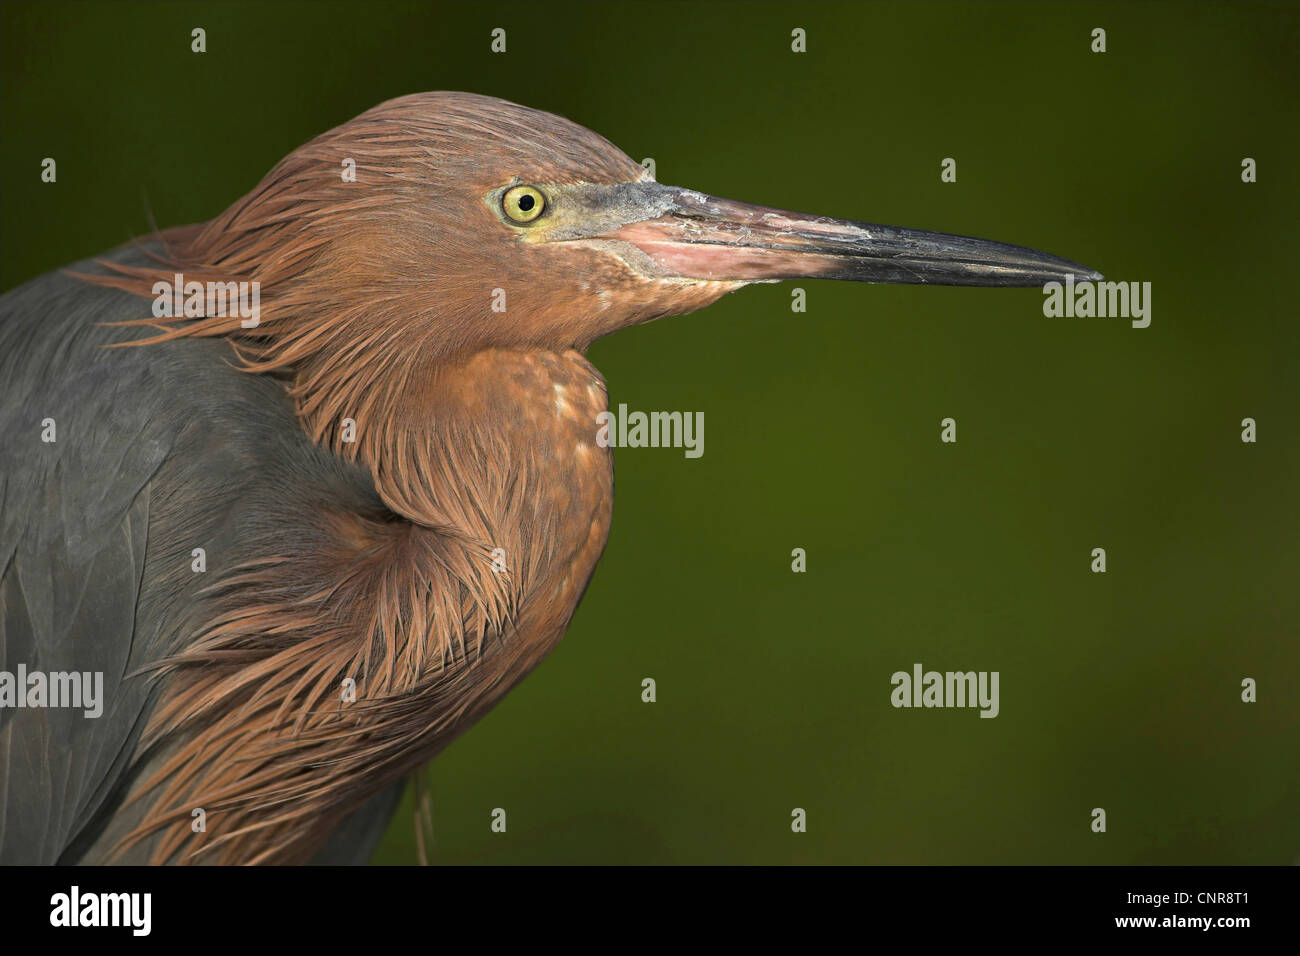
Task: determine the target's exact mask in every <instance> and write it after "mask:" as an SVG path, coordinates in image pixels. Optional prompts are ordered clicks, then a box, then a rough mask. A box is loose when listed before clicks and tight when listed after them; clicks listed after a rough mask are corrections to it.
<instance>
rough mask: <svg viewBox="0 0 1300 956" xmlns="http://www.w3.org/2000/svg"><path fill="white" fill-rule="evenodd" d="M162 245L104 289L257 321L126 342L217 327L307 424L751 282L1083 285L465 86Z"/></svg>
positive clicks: (225, 319) (389, 111)
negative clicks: (164, 294)
mask: <svg viewBox="0 0 1300 956" xmlns="http://www.w3.org/2000/svg"><path fill="white" fill-rule="evenodd" d="M162 237H163V239H164V240H165V245H166V249H165V256H164V262H163V263H162V265H161V266H160V267H159V268H135V267H123V266H111V267H112V268H114V269H115V270H116V271H117V272H118V273H119V275H118V276H116V277H114V278H111V279H107V280H102V281H105V282H107V283H108V284H115V285H118V286H120V287H123V288H129V289H131V290H132V291H136V292H139V293H141V294H148V290H149V289H150V288H151V283H153V282H155V281H156V280H158V279H163V280H170V279H171V277H172V275H173V274H174V273H176V272H182V273H183V274H184V276H185V279H186V281H187V282H188V281H192V280H193V281H199V282H205V281H217V282H231V281H249V282H257V283H258V284H259V287H260V302H261V306H260V309H261V315H260V319H259V321H258V324H257V325H256V327H254V328H247V327H246V323H241V317H240V316H238V315H234V316H231V315H224V316H221V315H203V316H200V317H198V318H195V317H193V316H188V315H187V316H186V317H185V318H183V319H177V320H175V321H174V322H173V323H172V324H170V325H168V324H167V323H159V322H158V321H157V320H156V319H153V320H143V321H142V322H141V323H140V324H143V325H150V326H152V327H155V328H157V327H158V326H159V325H160V324H162V325H164V326H166V327H167V331H166V332H164V333H163V334H162V335H160V336H155V337H154V338H152V339H145V340H137V341H158V340H160V339H167V338H175V337H180V336H190V335H225V336H228V337H229V338H230V339H231V340H232V342H233V343H234V344H235V346H236V348H237V349H239V350H240V352H241V355H243V357H244V358H245V360H246V361H247V362H248V364H249V367H251V368H256V369H260V370H274V369H285V370H289V371H291V372H292V373H293V375H294V377H295V379H296V386H295V391H296V394H297V395H298V398H299V401H300V408H303V404H304V403H305V405H306V407H305V409H304V415H305V417H311V415H310V413H311V410H312V404H313V402H314V401H316V400H318V399H321V397H322V396H327V397H328V398H329V402H328V404H329V405H330V406H331V407H334V408H338V407H346V406H347V405H348V404H349V403H355V402H359V401H361V399H362V398H363V397H364V396H365V395H367V394H371V393H373V392H374V391H375V390H377V389H382V390H385V391H392V390H395V389H397V388H398V387H400V386H402V385H404V384H406V383H409V382H411V381H412V380H418V379H420V378H422V377H424V376H425V375H426V374H427V373H428V372H430V370H436V369H438V368H440V367H448V366H450V365H455V364H456V363H459V362H463V361H465V360H466V359H468V358H469V357H470V356H472V355H474V354H476V353H479V352H482V351H484V350H487V349H492V348H518V349H544V350H551V351H562V350H565V349H569V348H576V349H578V350H582V349H585V348H586V346H587V345H588V344H589V343H590V342H591V341H592V340H594V339H596V338H598V337H600V336H602V335H606V334H608V333H610V332H613V331H616V330H618V329H621V328H625V327H627V326H630V325H634V324H637V323H640V322H645V321H648V320H650V319H654V318H657V317H660V316H666V315H673V314H680V313H684V312H690V311H693V310H695V309H698V308H701V307H703V306H705V305H708V304H709V303H711V302H713V301H715V300H716V299H717V298H719V297H720V296H722V295H723V294H725V293H727V292H730V291H732V290H735V289H737V288H740V287H742V286H744V285H747V284H750V283H754V282H771V281H777V280H781V279H792V278H799V277H815V278H829V279H849V280H854V281H859V282H889V283H918V284H941V285H980V286H1034V285H1041V284H1042V283H1045V282H1048V281H1052V280H1058V279H1062V278H1064V277H1065V276H1066V275H1067V274H1073V275H1075V276H1076V277H1078V278H1083V279H1090V278H1099V276H1098V275H1097V274H1096V273H1094V272H1092V271H1091V270H1090V269H1088V268H1086V267H1084V266H1080V265H1077V264H1076V263H1073V262H1069V261H1067V260H1065V259H1060V258H1057V257H1055V256H1051V255H1047V254H1046V253H1041V252H1036V251H1033V250H1031V249H1026V248H1022V247H1019V246H1011V245H1006V244H1003V243H997V242H989V241H985V240H980V239H971V238H966V237H960V236H952V235H945V234H942V233H933V232H923V231H919V230H912V229H900V228H895V227H890V226H879V225H871V224H866V223H859V222H851V221H848V220H841V219H830V218H826V217H824V216H809V215H801V214H798V213H791V212H783V211H781V210H777V209H769V208H765V207H762V206H753V205H748V204H745V203H740V202H734V201H731V200H725V199H718V198H715V197H712V196H706V195H703V194H701V193H698V192H694V191H692V190H689V189H682V188H678V187H673V186H665V185H661V184H660V183H658V182H656V181H655V180H654V179H653V178H652V177H651V176H650V174H649V173H648V171H647V170H645V169H644V168H643V167H642V166H641V165H640V164H638V163H636V162H634V161H633V160H632V159H630V158H629V157H628V156H627V155H625V154H624V153H623V152H621V151H620V150H619V149H617V148H616V147H615V146H613V145H612V144H611V143H609V142H608V141H607V140H605V139H603V138H602V137H600V136H598V135H596V134H595V133H593V132H591V131H590V130H588V129H585V128H584V127H582V126H579V125H577V124H576V123H573V122H570V121H569V120H566V119H563V118H561V117H558V116H554V115H551V114H549V113H543V112H539V111H537V110H533V109H528V108H526V107H522V106H517V105H515V104H513V103H508V102H506V101H504V100H499V99H494V98H490V97H484V96H476V95H471V94H465V93H420V94H415V95H411V96H404V97H401V98H399V99H395V100H390V101H389V102H386V103H383V104H381V105H379V106H377V107H375V108H374V109H371V110H368V111H367V112H365V113H363V114H361V115H360V116H358V117H357V118H356V119H354V120H352V121H350V122H348V123H345V124H343V125H342V126H339V127H337V128H336V129H333V130H331V131H329V132H327V133H324V134H322V135H321V136H318V137H317V138H316V139H314V140H312V141H310V142H309V143H306V144H305V145H303V146H301V147H299V148H298V149H296V150H294V151H293V152H292V153H290V154H289V155H288V156H287V157H286V158H285V159H284V160H282V161H281V162H280V163H279V164H278V165H276V166H275V168H273V169H272V170H271V172H270V173H268V174H267V175H266V177H265V178H264V179H263V180H262V182H261V183H259V184H258V186H257V187H256V188H255V189H254V190H253V191H252V192H250V193H249V194H248V195H247V196H245V197H243V198H242V199H240V200H239V201H238V202H236V203H235V204H234V205H232V206H231V207H230V208H229V209H227V210H226V211H225V212H223V213H222V214H220V215H219V216H217V217H216V218H215V219H213V220H211V221H209V222H207V223H204V224H201V225H198V226H192V227H186V228H183V229H180V230H173V231H172V232H170V233H164V234H163V236H162ZM110 265H111V264H110ZM321 427H324V426H321ZM312 431H313V432H314V433H315V432H317V428H315V427H313V428H312Z"/></svg>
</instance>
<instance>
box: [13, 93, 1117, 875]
mask: <svg viewBox="0 0 1300 956" xmlns="http://www.w3.org/2000/svg"><path fill="white" fill-rule="evenodd" d="M1066 276H1073V277H1074V278H1075V279H1076V280H1078V281H1087V280H1091V279H1099V278H1101V276H1100V274H1099V273H1096V272H1094V271H1093V270H1091V269H1089V268H1087V267H1085V266H1082V265H1079V264H1077V263H1075V262H1071V261H1069V260H1066V259H1062V258H1059V257H1056V256H1053V255H1049V254H1046V253H1043V252H1038V251H1035V250H1033V249H1029V248H1025V247H1021V246H1014V245H1009V244H1005V243H999V242H992V241H987V240H981V239H974V238H970V237H964V236H955V235H948V234H944V233H936V232H928V231H922V230H916V229H904V228H898V227H890V226H883V225H876V224H869V223H862V222H856V221H850V220H844V219H835V218H829V217H825V216H820V215H805V214H799V213H793V212H787V211H783V210H779V209H773V208H767V207H763V206H755V205H750V204H747V203H742V202H736V201H732V200H726V199H721V198H717V197H714V196H710V195H706V194H703V193H700V192H696V191H694V190H691V189H686V188H679V187H674V186H669V185H664V184H661V183H659V182H658V181H657V180H656V179H655V177H654V176H653V175H652V174H651V172H650V171H649V170H648V169H647V167H646V166H643V165H642V164H640V163H637V162H635V161H634V160H632V159H631V158H630V157H628V156H627V155H626V154H624V153H623V152H622V151H620V150H619V149H618V148H617V147H615V146H614V145H612V144H611V143H610V142H608V141H607V140H605V139H604V138H602V137H601V136H599V135H598V134H596V133H594V132H591V131H590V130H588V129H586V128H585V127H583V126H581V125H579V124H577V123H575V122H572V121H570V120H568V119H564V118H562V117H560V116H558V115H554V114H551V113H547V112H542V111H539V110H535V109H531V108H528V107H524V106H520V105H516V104H514V103H511V102H507V101H505V100H502V99H497V98H493V97H488V96H482V95H477V94H470V93H455V92H429V93H416V94H411V95H406V96H402V97H399V98H396V99H392V100H389V101H387V102H384V103H381V104H380V105H378V106H376V107H374V108H372V109H370V110H368V111H366V112H364V113H362V114H361V115H359V116H357V117H355V118H354V119H351V120H349V121H347V122H344V123H343V124H342V125H340V126H338V127H336V128H334V129H332V130H330V131H328V132H325V133H323V134H321V135H319V136H317V137H316V138H314V139H312V140H310V141H309V142H307V143H306V144H305V145H303V146H301V147H299V148H298V149H295V150H294V151H292V152H291V153H290V154H289V155H288V156H286V157H285V158H284V159H282V160H281V161H280V162H279V163H277V164H276V165H275V166H274V167H273V168H272V169H271V171H270V172H269V173H268V174H267V175H266V176H265V177H264V178H263V179H262V180H261V181H260V182H259V183H258V184H257V185H256V186H255V187H254V188H253V189H252V190H251V191H250V192H249V193H247V195H245V196H243V197H242V198H240V199H238V200H237V201H235V202H234V203H233V204H232V205H230V206H229V207H228V208H226V209H225V210H224V211H223V212H220V213H219V214H218V215H217V216H216V217H215V218H213V219H211V220H209V221H207V222H204V223H199V224H196V225H190V226H182V227H177V228H172V229H165V230H160V231H157V232H154V233H151V234H148V235H146V236H144V237H142V238H140V239H138V240H136V241H133V242H130V243H127V244H126V245H124V246H122V247H120V248H118V249H114V250H112V251H110V252H107V253H105V254H103V255H100V256H96V257H94V258H91V259H87V260H84V261H81V262H78V263H74V264H72V265H71V266H69V267H67V268H65V269H60V270H56V271H54V272H51V273H48V274H46V275H43V276H40V277H38V278H36V279H33V280H31V281H30V282H28V283H26V284H25V285H22V286H20V287H18V288H15V289H13V290H11V291H9V292H7V293H6V294H5V295H4V296H3V297H0V383H3V384H2V385H0V450H2V452H3V454H2V455H0V460H2V461H3V465H2V466H0V467H2V471H0V572H2V576H0V674H3V675H8V677H9V685H8V686H9V689H10V691H11V693H10V694H9V697H8V698H6V697H5V696H4V694H3V693H2V691H3V689H4V686H3V684H0V761H2V762H3V767H2V768H0V779H3V786H0V860H3V861H4V862H5V863H40V864H54V863H57V864H77V863H82V864H99V863H150V864H196V863H197V864H204V863H206V864H218V865H233V864H304V863H363V862H365V861H366V860H367V859H368V858H369V857H370V855H371V854H372V853H373V851H374V849H375V848H376V846H377V843H378V840H379V837H380V835H381V834H382V833H383V831H384V829H385V827H386V825H387V823H388V821H389V819H390V818H391V816H392V814H393V812H394V810H395V807H396V805H397V802H398V799H399V797H400V795H401V793H402V788H403V786H404V785H405V783H406V781H407V780H408V779H409V778H410V776H411V774H413V773H414V772H416V771H417V770H419V769H420V768H421V767H423V766H426V765H427V764H428V763H429V762H430V761H431V760H433V759H434V758H435V757H436V756H437V755H438V754H439V753H440V752H441V751H442V750H443V749H444V748H446V747H447V745H448V744H449V743H450V742H451V741H452V740H454V739H456V738H457V737H458V736H459V735H461V734H462V733H464V732H465V731H466V730H467V729H468V728H469V727H471V726H472V725H473V724H474V723H475V722H476V721H477V720H478V719H479V718H481V717H482V716H483V715H484V714H485V713H486V712H487V711H488V710H489V709H491V708H492V707H493V706H494V705H495V704H496V703H497V702H498V701H499V700H501V698H502V697H503V696H504V695H505V694H506V693H508V692H509V691H510V690H511V688H513V687H514V686H515V685H517V684H518V683H519V682H520V681H521V680H522V679H523V678H524V677H525V676H526V675H527V674H528V673H529V672H530V671H532V670H533V669H534V668H535V667H536V666H537V665H538V664H539V663H540V662H541V661H542V660H543V659H544V658H545V657H546V656H547V654H548V652H550V651H551V650H552V648H554V647H555V646H556V644H557V642H558V641H559V640H560V639H561V637H562V635H563V634H564V632H565V630H566V628H567V626H568V624H569V622H570V619H571V618H572V616H573V614H574V611H575V609H576V608H577V606H578V604H579V601H580V600H581V599H582V596H583V593H584V591H585V589H586V587H587V584H588V582H589V580H590V578H591V576H592V573H593V570H594V569H595V567H596V564H597V561H598V560H599V558H600V556H601V552H602V550H603V548H604V546H605V542H606V538H607V536H608V534H609V530H610V523H611V518H612V502H613V451H612V449H611V448H609V447H607V443H602V442H599V441H597V427H596V421H597V419H598V416H600V415H601V413H603V412H606V411H607V409H608V399H607V392H606V387H605V383H604V380H603V378H602V376H601V375H600V373H599V372H598V371H597V370H596V368H595V367H593V365H592V364H591V363H590V362H589V361H588V359H587V358H586V352H587V349H588V346H589V345H590V344H591V343H592V342H593V341H595V340H596V339H599V338H601V337H603V336H606V335H609V334H611V333H614V332H617V331H619V330H621V329H626V328H629V327H631V326H635V325H639V324H641V323H645V322H649V321H651V320H654V319H658V318H662V317H665V316H673V315H681V314H685V313H689V312H693V311H695V310H698V309H701V308H703V307H705V306H707V305H709V304H710V303H712V302H714V301H716V300H717V299H719V298H720V297H722V296H723V295H726V294H728V293H731V292H734V291H736V290H738V289H741V288H743V287H745V286H748V285H751V284H755V283H770V282H778V281H781V280H786V279H794V278H824V279H842V280H850V281H858V282H864V283H903V284H913V285H927V284H942V285H961V286H1004V287H1012V286H1020V287H1032V286H1040V285H1043V284H1044V283H1047V282H1052V281H1060V280H1062V279H1063V278H1064V277H1066ZM214 289H215V293H214ZM236 302H238V303H239V304H240V306H241V308H235V307H233V306H234V304H235V303H236ZM249 305H251V306H253V307H252V308H244V307H242V306H249ZM20 670H21V671H22V672H23V673H25V674H26V675H27V677H26V680H25V681H24V682H23V683H22V684H21V685H19V683H18V674H19V672H20ZM37 673H39V674H44V675H46V676H47V677H50V675H59V674H72V675H74V676H75V675H92V674H93V675H102V682H103V686H102V692H101V693H100V695H99V696H100V697H101V699H100V700H99V701H98V704H97V706H98V707H99V708H101V713H99V714H98V715H96V716H93V717H90V716H87V713H88V712H83V711H84V710H85V709H84V708H83V709H82V710H79V709H77V708H75V707H66V706H41V703H42V699H41V697H42V695H41V694H37V693H36V691H34V690H33V680H34V678H33V677H32V676H31V675H33V674H37ZM50 679H51V680H53V678H50ZM96 679H99V678H98V677H97V678H96ZM53 686H54V685H53V683H49V684H47V685H46V691H48V689H49V688H52V687H53ZM85 686H86V687H87V688H90V687H92V684H89V683H88V684H86V685H85ZM42 693H44V692H42ZM87 693H89V691H87ZM24 695H25V696H24ZM45 703H46V704H49V703H51V700H49V699H48V698H47V699H45Z"/></svg>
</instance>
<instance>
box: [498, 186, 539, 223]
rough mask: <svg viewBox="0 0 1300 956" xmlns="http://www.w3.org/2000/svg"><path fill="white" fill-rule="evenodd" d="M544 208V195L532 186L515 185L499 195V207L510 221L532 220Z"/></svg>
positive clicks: (525, 221)
mask: <svg viewBox="0 0 1300 956" xmlns="http://www.w3.org/2000/svg"><path fill="white" fill-rule="evenodd" d="M545 208H546V197H545V196H543V195H542V194H541V192H540V191H538V190H536V189H534V188H533V187H532V186H515V187H514V188H513V189H508V190H506V194H505V195H504V196H502V197H501V209H502V211H503V212H505V214H506V218H507V219H509V220H510V221H511V222H518V223H528V222H532V221H533V220H534V219H536V218H537V217H538V216H540V215H541V214H542V210H543V209H545Z"/></svg>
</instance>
